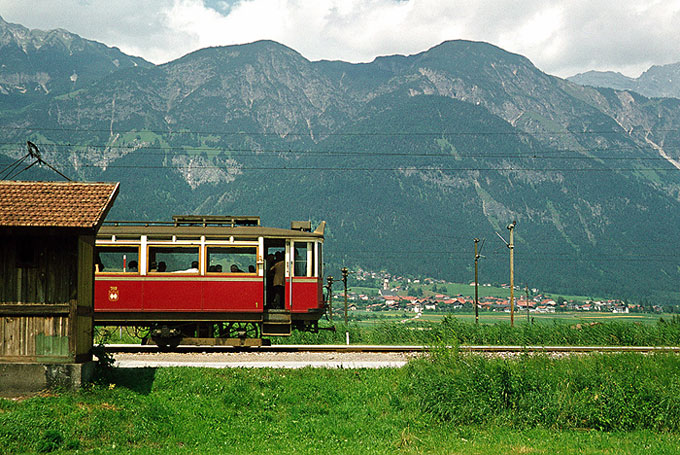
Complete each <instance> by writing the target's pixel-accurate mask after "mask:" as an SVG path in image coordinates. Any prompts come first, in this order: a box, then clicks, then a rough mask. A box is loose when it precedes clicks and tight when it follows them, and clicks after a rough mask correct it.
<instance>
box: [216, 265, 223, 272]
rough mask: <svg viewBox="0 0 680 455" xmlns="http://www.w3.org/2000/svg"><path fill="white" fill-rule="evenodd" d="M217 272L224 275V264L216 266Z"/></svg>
mask: <svg viewBox="0 0 680 455" xmlns="http://www.w3.org/2000/svg"><path fill="white" fill-rule="evenodd" d="M215 272H217V273H222V264H217V265H216V266H215Z"/></svg>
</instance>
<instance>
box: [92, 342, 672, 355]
mask: <svg viewBox="0 0 680 455" xmlns="http://www.w3.org/2000/svg"><path fill="white" fill-rule="evenodd" d="M446 348H448V349H455V348H457V349H458V350H459V351H462V352H480V353H503V352H507V353H522V352H529V353H589V352H592V353H594V352H612V353H614V352H641V353H652V352H673V353H680V346H495V345H494V346H491V345H487V346H483V345H474V346H473V345H460V346H457V347H455V346H447V347H446ZM104 349H105V351H106V352H108V353H110V354H116V353H128V354H132V353H149V354H152V353H156V352H159V353H160V352H168V351H167V350H164V349H161V348H159V347H157V346H155V345H136V344H107V345H105V346H104ZM431 349H432V347H431V346H417V345H402V346H390V345H380V346H379V345H352V344H350V345H344V344H328V345H319V344H317V345H290V344H287V345H273V346H242V347H241V346H178V347H176V348H174V349H172V352H174V353H178V354H179V353H187V354H189V353H234V352H249V353H277V352H281V353H283V352H287V353H290V352H323V353H334V352H335V353H422V352H427V351H429V350H431Z"/></svg>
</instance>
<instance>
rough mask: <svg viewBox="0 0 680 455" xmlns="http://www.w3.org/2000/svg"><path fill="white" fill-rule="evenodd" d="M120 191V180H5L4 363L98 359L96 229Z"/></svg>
mask: <svg viewBox="0 0 680 455" xmlns="http://www.w3.org/2000/svg"><path fill="white" fill-rule="evenodd" d="M117 194H118V183H84V182H16V181H0V363H41V364H47V363H51V364H54V363H57V364H59V363H82V362H87V361H89V360H91V359H92V354H91V349H92V331H93V326H92V312H93V304H94V242H95V235H96V233H97V230H98V229H99V227H100V226H101V224H102V222H103V221H104V218H105V217H106V214H107V212H108V210H109V209H110V207H111V205H112V204H113V201H114V199H115V197H116V196H117ZM0 376H2V375H1V374H0Z"/></svg>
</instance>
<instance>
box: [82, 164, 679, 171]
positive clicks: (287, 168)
mask: <svg viewBox="0 0 680 455" xmlns="http://www.w3.org/2000/svg"><path fill="white" fill-rule="evenodd" d="M78 167H87V168H106V169H187V170H188V169H231V170H234V171H325V172H329V171H336V172H347V171H364V172H370V171H403V172H408V171H410V172H416V171H446V172H471V171H481V172H488V171H506V172H529V171H542V172H619V171H680V169H678V168H676V167H663V168H652V167H649V168H644V167H641V168H635V167H619V168H613V167H612V168H593V167H589V168H574V167H565V168H537V167H535V168H529V167H524V168H520V167H487V168H480V167H458V168H448V167H446V168H443V167H415V166H403V167H340V166H333V167H332V166H306V167H302V166H286V165H282V166H242V165H238V166H232V167H230V166H227V165H224V166H217V165H182V166H177V165H167V166H165V165H163V166H159V165H133V164H110V165H106V166H104V165H97V164H79V165H78Z"/></svg>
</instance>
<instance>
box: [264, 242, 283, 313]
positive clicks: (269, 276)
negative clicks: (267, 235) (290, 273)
mask: <svg viewBox="0 0 680 455" xmlns="http://www.w3.org/2000/svg"><path fill="white" fill-rule="evenodd" d="M285 261H286V241H285V240H283V239H281V240H279V239H271V240H268V239H265V241H264V282H265V283H264V286H263V287H264V297H263V301H264V302H265V310H285V309H286V306H285V304H286V294H287V292H288V290H287V289H286V287H287V286H286V262H285Z"/></svg>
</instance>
